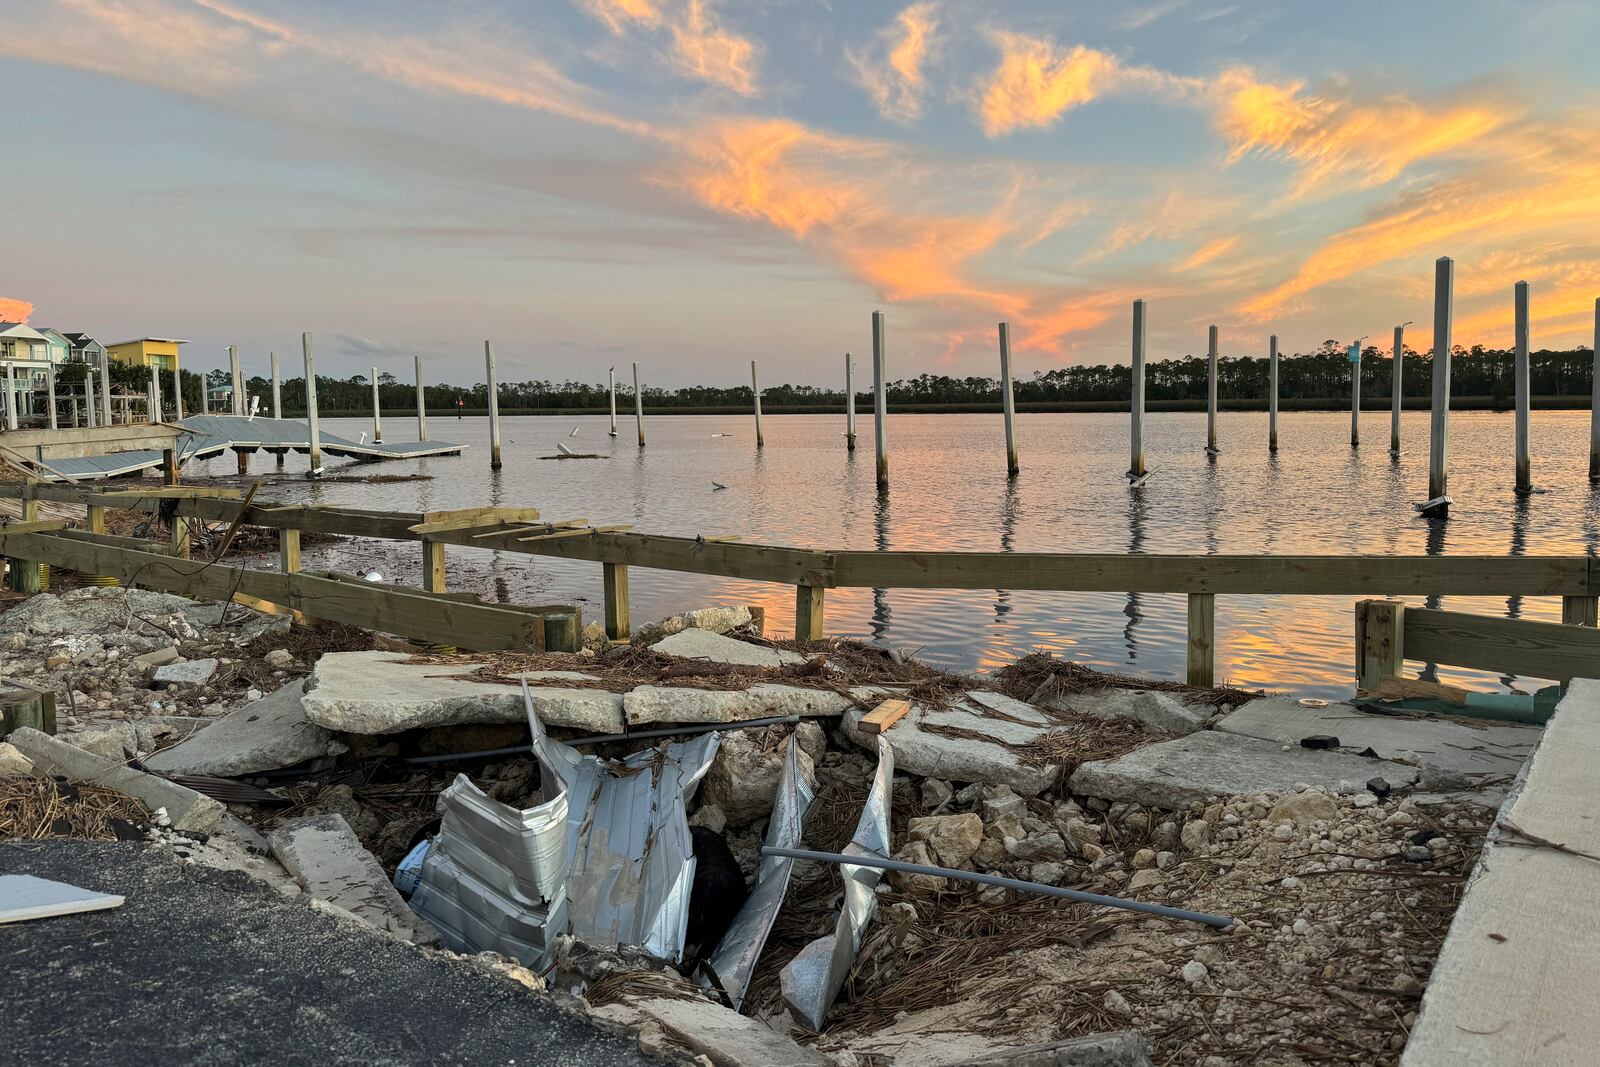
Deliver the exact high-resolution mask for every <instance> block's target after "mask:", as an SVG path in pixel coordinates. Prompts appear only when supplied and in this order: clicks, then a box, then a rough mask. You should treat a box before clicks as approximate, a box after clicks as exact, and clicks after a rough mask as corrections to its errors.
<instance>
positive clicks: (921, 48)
mask: <svg viewBox="0 0 1600 1067" xmlns="http://www.w3.org/2000/svg"><path fill="white" fill-rule="evenodd" d="M936 11H937V4H936V3H934V2H933V0H927V2H924V3H917V4H912V5H911V6H910V7H907V8H904V9H903V10H902V11H901V12H900V13H899V14H898V15H896V16H895V20H894V22H892V23H890V24H889V25H888V26H887V27H885V28H884V29H883V30H880V31H879V32H878V35H877V36H878V39H877V41H876V43H875V44H874V45H873V46H871V47H869V48H865V49H861V50H859V51H856V50H850V49H847V50H846V52H845V55H846V56H847V57H848V58H849V60H850V63H851V66H853V67H854V68H855V71H856V77H857V78H858V79H859V81H860V82H861V87H862V88H864V89H865V90H866V91H867V95H868V96H870V97H871V98H872V103H873V105H874V106H875V107H877V109H878V112H879V113H880V114H881V115H883V117H884V118H886V119H890V120H892V121H894V122H902V123H910V122H915V121H916V120H917V119H919V118H921V117H922V104H923V95H924V93H925V92H926V90H927V78H926V75H925V73H924V69H923V68H924V65H925V64H926V63H927V61H928V58H929V55H930V54H931V53H932V51H933V49H934V47H935V45H936V44H937V40H938V32H939V21H938V18H937V17H936Z"/></svg>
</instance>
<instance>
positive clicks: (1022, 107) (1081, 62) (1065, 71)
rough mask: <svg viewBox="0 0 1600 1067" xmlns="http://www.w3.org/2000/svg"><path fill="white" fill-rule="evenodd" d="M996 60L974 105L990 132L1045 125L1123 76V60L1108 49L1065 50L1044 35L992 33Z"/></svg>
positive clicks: (999, 132) (1082, 47)
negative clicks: (994, 67)
mask: <svg viewBox="0 0 1600 1067" xmlns="http://www.w3.org/2000/svg"><path fill="white" fill-rule="evenodd" d="M995 42H996V43H997V44H998V45H999V46H1000V65H999V67H997V68H996V69H995V71H994V73H993V74H991V75H990V76H989V82H988V85H987V86H985V87H984V89H983V93H982V97H981V99H980V101H979V105H978V113H979V116H980V117H981V118H982V120H983V132H984V133H986V134H988V135H989V136H990V137H999V136H1000V135H1001V134H1005V133H1009V132H1011V131H1012V130H1015V129H1019V128H1022V127H1026V126H1033V127H1045V126H1049V125H1050V124H1052V123H1053V122H1055V120H1056V119H1057V118H1059V117H1060V115H1061V113H1062V112H1064V111H1066V110H1067V109H1069V108H1073V107H1077V106H1078V105H1080V104H1086V103H1088V102H1089V101H1090V100H1093V99H1094V98H1095V97H1097V96H1099V95H1101V94H1102V93H1104V92H1106V91H1108V90H1109V89H1111V88H1112V87H1113V86H1114V85H1116V84H1117V82H1118V81H1119V80H1120V79H1121V78H1122V65H1121V63H1119V62H1118V61H1117V58H1116V57H1115V56H1113V55H1110V54H1109V53H1106V52H1101V51H1098V50H1096V49H1093V48H1085V47H1084V46H1082V45H1076V46H1074V47H1073V48H1071V49H1068V50H1067V51H1065V52H1063V51H1060V50H1059V49H1057V48H1056V46H1055V43H1054V42H1052V41H1050V40H1049V39H1048V38H1045V39H1041V38H1035V37H1025V36H1023V35H1021V34H1016V33H1000V34H996V35H995Z"/></svg>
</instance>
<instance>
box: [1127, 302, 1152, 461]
mask: <svg viewBox="0 0 1600 1067" xmlns="http://www.w3.org/2000/svg"><path fill="white" fill-rule="evenodd" d="M1147 329H1148V327H1147V323H1146V319H1145V302H1144V301H1143V300H1135V301H1134V302H1133V357H1132V364H1131V367H1130V371H1131V374H1132V377H1131V379H1130V400H1129V410H1130V411H1131V412H1132V420H1131V425H1130V427H1129V440H1130V445H1131V450H1130V454H1129V457H1128V479H1129V480H1130V481H1135V482H1136V481H1138V480H1139V479H1140V478H1143V477H1144V476H1145V475H1146V474H1147V473H1148V471H1146V470H1145V465H1144V350H1145V341H1146V339H1147V337H1146V331H1147Z"/></svg>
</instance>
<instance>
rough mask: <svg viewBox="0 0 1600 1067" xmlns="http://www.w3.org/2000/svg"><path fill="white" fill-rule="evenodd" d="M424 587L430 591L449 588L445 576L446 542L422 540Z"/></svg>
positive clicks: (443, 590) (437, 591)
mask: <svg viewBox="0 0 1600 1067" xmlns="http://www.w3.org/2000/svg"><path fill="white" fill-rule="evenodd" d="M422 588H423V590H424V591H426V592H429V593H443V592H445V591H446V590H447V588H448V587H447V586H446V584H445V576H444V542H443V541H430V540H428V539H427V538H423V541H422Z"/></svg>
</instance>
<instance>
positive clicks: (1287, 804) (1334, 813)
mask: <svg viewBox="0 0 1600 1067" xmlns="http://www.w3.org/2000/svg"><path fill="white" fill-rule="evenodd" d="M1338 817H1339V805H1337V804H1335V803H1334V802H1333V798H1332V797H1330V796H1329V795H1328V794H1326V793H1319V792H1317V791H1316V790H1315V789H1308V790H1306V791H1305V792H1303V793H1291V794H1290V795H1289V796H1286V797H1284V798H1283V799H1282V800H1280V801H1278V802H1277V803H1276V804H1274V805H1273V806H1272V810H1271V811H1269V812H1267V821H1268V822H1285V821H1287V822H1292V823H1294V824H1295V825H1296V826H1298V827H1300V828H1301V829H1304V828H1306V827H1308V826H1310V825H1311V824H1312V823H1314V822H1316V821H1317V820H1319V819H1321V820H1323V821H1326V822H1331V821H1332V820H1334V819H1336V818H1338Z"/></svg>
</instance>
